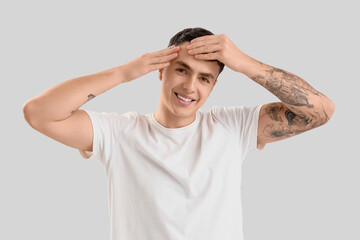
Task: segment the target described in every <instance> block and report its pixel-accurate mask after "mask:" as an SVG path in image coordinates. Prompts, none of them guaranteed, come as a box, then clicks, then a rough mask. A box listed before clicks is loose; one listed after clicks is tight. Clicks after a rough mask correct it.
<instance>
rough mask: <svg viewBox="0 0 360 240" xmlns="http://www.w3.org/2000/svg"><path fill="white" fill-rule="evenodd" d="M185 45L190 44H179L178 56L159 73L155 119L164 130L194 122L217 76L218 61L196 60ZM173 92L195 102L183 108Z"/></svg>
mask: <svg viewBox="0 0 360 240" xmlns="http://www.w3.org/2000/svg"><path fill="white" fill-rule="evenodd" d="M188 45H189V42H184V43H182V44H180V45H179V48H180V50H179V52H178V54H179V55H178V57H177V58H175V59H173V60H172V61H171V62H170V64H169V66H168V67H166V68H163V69H160V70H159V79H160V81H162V84H161V93H160V101H159V107H158V109H157V111H156V112H155V114H154V117H155V119H156V120H157V121H158V122H159V123H160V124H162V125H163V126H165V127H167V128H180V127H184V126H186V125H189V124H190V123H192V122H193V121H194V120H195V117H196V112H197V111H198V110H199V108H200V107H201V106H202V105H203V104H204V103H205V102H206V100H207V98H208V97H209V95H210V93H211V91H212V90H213V88H214V86H215V85H216V82H217V76H218V75H219V65H218V63H217V62H211V61H204V60H198V59H196V58H195V57H194V56H192V55H190V54H189V53H188V51H187V46H188ZM184 64H186V65H184ZM189 68H190V69H189ZM211 76H212V77H211ZM175 92H176V93H178V94H180V95H182V96H188V97H189V98H191V99H194V100H195V101H194V102H192V103H191V104H190V105H189V106H183V105H181V104H180V103H179V100H178V98H177V97H176V95H175Z"/></svg>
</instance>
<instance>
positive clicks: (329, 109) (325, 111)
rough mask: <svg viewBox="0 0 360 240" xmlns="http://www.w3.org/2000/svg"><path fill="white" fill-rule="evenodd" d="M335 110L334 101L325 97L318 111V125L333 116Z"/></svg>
mask: <svg viewBox="0 0 360 240" xmlns="http://www.w3.org/2000/svg"><path fill="white" fill-rule="evenodd" d="M334 111H335V103H334V102H333V101H331V100H330V99H327V100H326V101H325V102H323V103H322V106H321V112H320V125H323V124H325V123H327V122H328V121H329V120H330V119H331V117H332V116H333V114H334Z"/></svg>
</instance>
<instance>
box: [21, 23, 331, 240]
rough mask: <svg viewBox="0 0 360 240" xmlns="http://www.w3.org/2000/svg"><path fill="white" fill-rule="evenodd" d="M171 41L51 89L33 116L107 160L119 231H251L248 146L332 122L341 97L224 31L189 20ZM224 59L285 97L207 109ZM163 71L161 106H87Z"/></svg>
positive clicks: (36, 124) (157, 235)
mask: <svg viewBox="0 0 360 240" xmlns="http://www.w3.org/2000/svg"><path fill="white" fill-rule="evenodd" d="M173 45H174V46H173ZM169 46H170V47H168V48H166V49H163V50H160V51H157V52H153V53H147V54H144V55H142V56H140V57H138V58H136V59H134V60H133V61H130V62H129V63H126V64H124V65H122V66H119V67H114V68H111V69H109V70H106V71H102V72H99V73H96V74H92V75H88V76H83V77H78V78H75V79H71V80H68V81H65V82H63V83H60V84H58V85H56V86H54V87H52V88H50V89H48V90H47V91H45V92H43V93H42V94H40V95H38V96H36V97H34V98H33V99H30V100H29V101H28V102H27V103H26V104H25V105H24V108H23V110H24V116H25V119H26V120H27V122H28V123H29V124H30V125H31V126H32V127H33V128H34V129H36V130H37V131H39V132H41V133H43V134H45V135H47V136H49V137H50V138H53V139H55V140H57V141H59V142H61V143H63V144H66V145H68V146H70V147H73V148H76V149H79V151H80V152H81V154H82V155H83V156H84V157H86V158H88V157H91V158H94V159H97V160H99V161H100V162H101V163H102V165H103V166H104V167H105V169H106V174H107V178H108V185H109V188H108V189H109V190H108V191H109V198H108V199H109V207H110V217H111V239H113V240H115V239H116V240H121V239H131V240H138V239H139V240H140V239H141V240H143V239H156V240H162V239H163V240H165V239H166V240H170V239H171V240H174V239H187V240H191V239H207V240H210V239H216V240H218V239H228V240H230V239H243V232H242V209H241V164H242V162H243V160H244V158H245V156H246V154H247V153H248V152H249V151H251V150H253V149H256V148H258V149H261V148H263V147H264V146H265V144H267V143H270V142H275V141H278V140H282V139H285V138H288V137H291V136H294V135H297V134H299V133H302V132H305V131H307V130H310V129H313V128H316V127H318V126H320V125H323V124H324V123H326V122H327V121H328V120H329V119H330V117H331V116H332V114H333V111H334V104H333V103H332V101H331V100H329V99H328V98H327V97H326V96H324V95H323V94H321V93H320V92H318V91H317V90H315V89H314V88H312V87H311V86H310V85H309V84H308V83H307V82H305V81H304V80H303V79H301V78H300V77H298V76H296V75H293V74H291V73H289V72H287V71H284V70H281V69H278V68H275V67H272V66H269V65H266V64H264V63H261V62H259V61H257V60H255V59H253V58H251V57H249V56H247V55H246V54H245V53H243V52H242V51H240V50H239V49H238V48H237V47H236V46H235V44H234V43H233V42H232V41H231V40H230V39H229V38H228V37H227V36H226V35H224V34H222V35H213V34H212V33H211V32H209V31H207V30H205V29H202V28H189V29H184V30H183V31H181V32H179V33H177V34H176V35H175V36H174V37H173V38H172V39H171V40H170V43H169ZM224 65H225V66H227V67H228V68H230V69H232V70H234V71H236V72H239V73H243V74H245V75H246V76H248V77H249V78H250V79H252V80H253V81H255V82H257V83H258V84H260V85H262V86H263V87H264V88H266V89H267V90H269V91H270V92H271V93H273V94H274V95H275V96H277V97H278V98H279V99H280V102H276V103H269V104H265V105H262V106H255V107H242V106H236V107H217V106H214V107H212V108H211V110H210V111H202V110H200V108H201V106H202V105H203V104H204V103H205V101H206V99H207V98H208V96H209V95H210V93H211V91H212V90H213V88H214V86H215V85H216V82H217V78H218V76H219V74H220V72H221V71H222V69H223V67H224ZM155 70H159V79H160V81H162V84H161V94H160V101H159V106H158V109H157V111H156V112H155V113H153V114H152V113H148V114H144V115H142V114H138V113H136V112H134V111H131V112H127V113H124V114H121V115H119V114H117V113H97V112H94V111H88V110H81V109H78V108H79V107H81V106H82V105H83V104H84V103H85V102H86V101H88V100H90V99H92V98H94V97H95V96H98V95H99V94H101V93H103V92H105V91H107V90H109V89H111V88H113V87H115V86H117V85H118V84H121V83H124V82H129V81H132V80H134V79H137V78H139V77H140V76H142V75H144V74H147V73H149V72H151V71H155Z"/></svg>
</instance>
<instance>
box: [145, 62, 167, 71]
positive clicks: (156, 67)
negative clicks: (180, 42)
mask: <svg viewBox="0 0 360 240" xmlns="http://www.w3.org/2000/svg"><path fill="white" fill-rule="evenodd" d="M169 65H170V62H165V63H157V64H153V65H150V71H151V72H152V71H156V70H159V69H162V68H165V67H168V66H169Z"/></svg>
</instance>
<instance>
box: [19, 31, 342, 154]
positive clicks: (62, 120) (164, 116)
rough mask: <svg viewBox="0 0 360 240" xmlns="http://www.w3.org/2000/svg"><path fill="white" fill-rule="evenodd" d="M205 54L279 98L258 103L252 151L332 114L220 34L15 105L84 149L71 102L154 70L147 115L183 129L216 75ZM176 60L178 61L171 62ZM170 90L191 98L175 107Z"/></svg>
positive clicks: (85, 123) (80, 122) (85, 129)
mask: <svg viewBox="0 0 360 240" xmlns="http://www.w3.org/2000/svg"><path fill="white" fill-rule="evenodd" d="M209 60H218V61H220V62H222V63H224V64H225V65H226V66H227V67H228V68H229V69H232V70H233V71H236V72H239V73H242V74H245V75H246V76H248V77H249V78H250V79H251V80H253V81H255V82H256V83H258V84H259V85H261V86H263V87H264V88H265V89H267V90H268V91H270V92H271V93H272V94H274V95H275V96H276V97H277V98H278V99H279V100H280V102H274V103H268V104H264V105H263V107H262V108H261V110H260V115H259V124H258V139H257V140H258V148H259V149H261V148H263V147H264V146H265V144H266V143H270V142H275V141H279V140H282V139H285V138H288V137H292V136H295V135H297V134H300V133H303V132H305V131H308V130H310V129H314V128H316V127H318V126H321V125H323V124H325V123H326V122H327V121H329V119H330V118H331V116H332V114H333V112H334V109H335V106H334V103H333V102H332V101H331V100H330V99H329V98H327V97H326V96H325V95H323V94H322V93H320V92H319V91H317V90H315V89H314V88H313V87H311V86H310V85H309V84H308V83H307V82H306V81H305V80H303V79H302V78H300V77H298V76H296V75H294V74H292V73H290V72H287V71H285V70H282V69H278V68H275V67H272V66H270V65H267V64H264V63H262V62H260V61H257V60H255V59H253V58H251V57H250V56H248V55H246V54H245V53H243V52H242V51H240V49H239V48H237V47H236V46H235V44H234V43H233V42H232V41H231V40H230V39H229V38H228V37H227V36H226V35H225V34H221V35H210V36H203V37H199V38H196V39H194V40H192V41H191V42H190V43H189V42H185V43H183V44H181V45H180V46H177V47H175V46H171V47H168V48H165V49H162V50H159V51H156V52H151V53H145V54H143V55H141V56H139V57H138V58H135V59H133V60H132V61H130V62H128V63H126V64H123V65H121V66H117V67H114V68H111V69H108V70H104V71H101V72H98V73H95V74H90V75H86V76H81V77H77V78H74V79H70V80H67V81H65V82H62V83H60V84H57V85H55V86H53V87H51V88H49V89H48V90H46V91H44V92H43V93H41V94H39V95H38V96H35V97H34V98H32V99H29V100H28V101H27V102H26V103H25V104H24V107H23V112H24V117H25V119H26V121H28V123H29V124H30V125H31V126H32V127H33V128H34V129H37V130H38V131H39V132H41V133H43V134H45V135H47V136H49V137H51V138H53V139H55V140H57V141H59V142H62V143H64V144H66V145H68V146H71V147H74V148H77V149H79V150H86V151H91V150H92V142H91V141H90V140H89V139H91V137H92V136H91V131H89V128H91V123H90V122H89V119H88V116H86V113H84V111H83V110H81V111H79V107H80V106H82V105H83V104H84V103H86V102H87V101H90V100H91V99H93V98H94V97H96V96H98V95H100V94H102V93H104V92H106V91H108V90H110V89H112V88H113V87H115V86H117V85H119V84H122V83H126V82H130V81H133V80H135V79H137V78H139V77H141V76H143V75H145V74H147V73H150V72H152V71H157V70H159V78H160V81H161V82H162V84H161V94H160V101H159V107H158V109H157V111H156V113H155V114H154V116H155V118H156V120H157V121H159V122H160V123H161V124H162V125H163V126H165V127H168V128H179V127H184V126H186V125H188V124H190V123H192V122H193V121H194V119H195V117H196V112H197V111H198V110H199V108H200V107H201V106H202V105H203V104H204V103H205V102H206V100H207V98H208V97H209V95H210V93H211V91H212V90H213V88H214V86H215V84H216V82H217V81H216V80H215V81H210V83H208V82H207V81H206V79H205V78H206V77H205V76H207V77H208V76H209V75H213V76H214V79H216V78H217V77H218V72H219V67H218V65H217V63H216V62H211V61H209ZM179 61H180V62H181V63H182V64H180V65H179V64H177V63H176V62H179ZM184 64H186V66H188V67H190V68H191V70H189V69H186V67H184ZM204 73H205V74H207V75H204ZM174 92H178V93H180V94H184V95H187V96H189V97H190V98H193V99H195V100H196V102H193V103H192V104H191V105H190V106H187V107H184V106H182V105H179V102H178V99H177V98H176V97H175V95H174Z"/></svg>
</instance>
